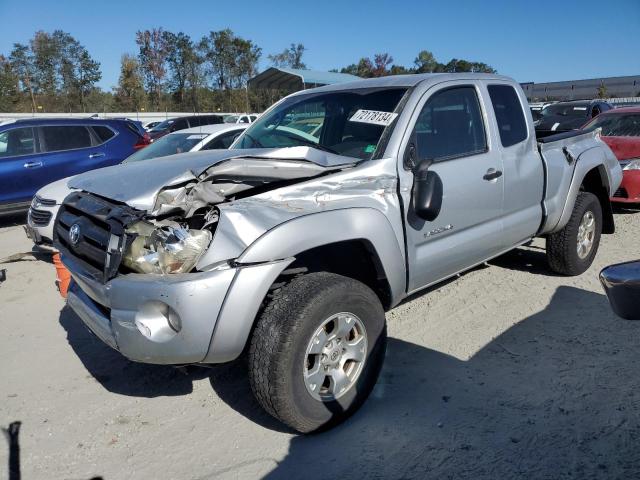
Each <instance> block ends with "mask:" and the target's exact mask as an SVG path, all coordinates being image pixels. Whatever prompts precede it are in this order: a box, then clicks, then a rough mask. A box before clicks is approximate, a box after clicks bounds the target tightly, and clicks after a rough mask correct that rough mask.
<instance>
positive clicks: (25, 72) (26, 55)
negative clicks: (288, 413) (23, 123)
mask: <svg viewBox="0 0 640 480" xmlns="http://www.w3.org/2000/svg"><path fill="white" fill-rule="evenodd" d="M9 63H10V65H11V69H12V70H13V72H14V73H15V75H16V76H17V77H18V79H19V81H20V83H21V84H22V88H23V90H24V91H28V92H29V97H30V99H31V108H32V111H33V112H35V111H36V110H37V106H36V95H35V91H34V87H33V83H34V77H35V65H34V63H33V56H32V55H31V51H30V50H29V47H28V46H27V45H24V44H21V43H14V44H13V50H11V54H10V55H9Z"/></svg>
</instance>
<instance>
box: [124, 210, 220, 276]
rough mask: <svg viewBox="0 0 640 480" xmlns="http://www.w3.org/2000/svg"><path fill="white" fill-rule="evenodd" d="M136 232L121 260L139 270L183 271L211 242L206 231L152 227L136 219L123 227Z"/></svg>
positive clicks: (188, 267) (192, 265)
mask: <svg viewBox="0 0 640 480" xmlns="http://www.w3.org/2000/svg"><path fill="white" fill-rule="evenodd" d="M127 233H129V234H131V233H133V234H136V235H137V236H136V238H135V239H134V240H133V242H132V243H131V245H130V246H129V248H128V249H127V250H126V252H125V254H124V255H123V257H122V263H123V264H124V265H125V266H127V267H129V268H131V269H132V270H135V271H136V272H141V273H187V272H190V271H191V270H192V269H193V267H194V266H195V265H196V262H197V261H198V259H199V258H200V256H201V255H202V254H203V253H204V251H205V249H206V248H207V246H208V245H209V243H210V242H211V232H210V231H208V230H193V229H187V228H183V227H174V226H161V227H155V226H154V225H151V224H149V223H146V222H138V223H135V224H133V225H132V226H130V227H129V228H128V229H127Z"/></svg>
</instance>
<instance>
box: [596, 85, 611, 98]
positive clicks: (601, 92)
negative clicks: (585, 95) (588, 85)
mask: <svg viewBox="0 0 640 480" xmlns="http://www.w3.org/2000/svg"><path fill="white" fill-rule="evenodd" d="M596 97H597V98H608V97H609V94H608V92H607V86H606V85H605V84H604V82H600V86H599V87H598V89H597V90H596Z"/></svg>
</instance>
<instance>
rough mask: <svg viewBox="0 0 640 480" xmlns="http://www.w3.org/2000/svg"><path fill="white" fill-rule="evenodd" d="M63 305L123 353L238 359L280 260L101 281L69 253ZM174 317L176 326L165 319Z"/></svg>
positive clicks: (160, 360) (185, 360)
mask: <svg viewBox="0 0 640 480" xmlns="http://www.w3.org/2000/svg"><path fill="white" fill-rule="evenodd" d="M62 261H63V263H64V264H65V266H66V267H67V268H68V269H69V271H70V272H71V276H72V278H73V282H72V284H71V286H70V288H69V292H68V296H67V304H68V305H69V307H71V309H73V311H74V312H75V313H76V314H77V315H78V316H79V317H80V319H82V321H83V322H84V323H85V325H86V326H87V327H88V328H89V329H90V330H91V331H92V332H93V333H94V334H95V335H96V336H97V337H98V338H100V339H101V340H102V341H103V342H104V343H106V344H107V345H109V346H110V347H112V348H114V349H116V350H118V351H119V352H120V353H122V355H124V356H125V357H127V358H129V359H130V360H134V361H138V362H144V363H154V364H173V365H175V364H189V363H221V362H226V361H230V360H233V359H235V358H237V357H238V356H239V355H240V353H242V350H243V349H244V346H245V345H246V342H247V338H248V336H249V332H250V331H251V326H252V325H253V322H254V319H255V317H256V314H257V312H258V310H259V308H260V305H261V304H262V301H263V299H264V298H265V295H266V294H267V291H268V289H269V288H270V286H271V285H272V284H273V282H274V280H275V279H276V278H277V276H278V275H279V274H280V272H282V270H284V268H285V267H286V266H287V265H289V263H291V261H293V259H292V258H291V259H285V260H280V261H276V262H269V263H264V264H258V265H247V266H241V267H237V268H231V267H227V268H224V269H219V270H212V271H208V272H195V273H186V274H181V275H151V274H129V275H120V276H117V277H116V278H114V279H112V280H110V281H109V282H107V283H105V284H103V283H100V282H97V281H96V280H94V279H93V278H91V277H90V276H88V275H84V274H83V272H82V268H81V266H80V265H79V264H78V263H76V261H75V260H74V259H73V258H72V257H69V256H64V255H63V256H62ZM169 315H173V317H172V319H173V320H174V322H173V323H174V324H175V323H176V322H175V319H176V318H177V319H178V324H179V328H178V329H177V331H176V329H175V328H174V327H172V326H171V325H170V323H169V321H168V317H169Z"/></svg>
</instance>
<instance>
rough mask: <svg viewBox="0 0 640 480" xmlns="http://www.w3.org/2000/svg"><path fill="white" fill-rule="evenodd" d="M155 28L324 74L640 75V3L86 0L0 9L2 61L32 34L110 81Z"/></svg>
mask: <svg viewBox="0 0 640 480" xmlns="http://www.w3.org/2000/svg"><path fill="white" fill-rule="evenodd" d="M153 27H163V28H165V29H167V30H171V31H173V32H178V31H183V32H185V33H187V34H189V35H190V36H191V37H192V38H193V39H194V40H199V39H200V38H201V37H202V36H203V35H205V34H206V33H208V32H209V31H211V30H221V29H224V28H227V27H228V28H231V29H232V30H233V31H234V32H235V33H236V34H238V35H240V36H242V37H245V38H248V39H251V40H253V41H254V42H256V43H257V44H258V45H259V46H260V47H262V49H263V59H262V60H261V64H260V67H261V69H262V68H265V67H267V66H268V64H267V58H266V57H267V54H270V53H277V52H279V51H281V50H283V49H284V48H285V47H286V46H288V45H289V44H290V43H292V42H296V43H298V42H300V43H303V44H304V45H305V46H306V47H307V52H306V53H305V56H304V61H305V62H306V64H307V66H308V67H309V68H311V69H316V70H329V69H331V68H339V67H343V66H345V65H347V64H349V63H354V62H357V60H358V59H359V58H360V57H363V56H372V55H373V54H374V53H377V52H389V53H390V54H391V55H392V56H393V58H394V63H396V64H402V65H406V66H409V65H411V64H412V63H413V59H414V58H415V57H416V54H417V53H418V51H420V50H423V49H426V50H431V51H432V52H433V53H434V54H435V56H436V58H437V59H438V60H439V61H440V62H443V63H446V62H448V61H449V60H450V59H451V58H453V57H456V58H464V59H468V60H474V61H480V62H485V63H488V64H490V65H491V66H493V67H494V68H496V69H497V70H498V72H500V73H502V74H505V75H509V76H512V77H514V78H515V79H516V80H518V81H520V82H527V81H535V82H544V81H553V80H574V79H582V78H593V77H600V76H617V75H638V74H640V48H639V47H640V0H580V1H579V0H554V1H550V0H529V1H519V0H487V1H473V0H416V1H414V2H410V1H404V0H394V1H386V2H382V1H373V0H368V1H363V0H361V1H358V2H347V1H346V0H344V1H333V0H331V1H325V0H321V1H315V2H305V1H288V2H281V1H275V0H269V1H265V0H262V1H247V0H241V1H213V0H210V1H189V0H182V1H175V0H171V1H169V0H153V1H151V0H148V1H122V0H111V1H104V0H102V1H96V0H84V1H79V0H55V1H53V0H0V53H3V54H5V55H7V54H8V53H9V52H10V50H11V47H12V45H13V43H14V42H27V41H28V40H29V39H30V38H31V37H32V35H33V33H34V32H35V31H36V30H45V31H53V30H55V29H62V30H64V31H66V32H69V33H70V34H71V35H73V36H74V37H75V38H76V39H78V40H79V41H80V42H81V43H82V44H83V45H84V46H86V47H87V49H88V50H89V52H90V53H91V55H92V56H93V57H94V58H95V59H96V60H98V61H99V62H100V63H101V65H102V73H103V79H102V81H101V82H100V85H101V86H102V87H103V88H105V89H109V88H111V87H112V86H113V85H115V84H116V83H117V81H118V74H119V63H120V56H121V55H122V54H123V53H125V52H129V53H137V48H136V45H135V40H134V39H135V32H136V30H140V29H147V28H153Z"/></svg>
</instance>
